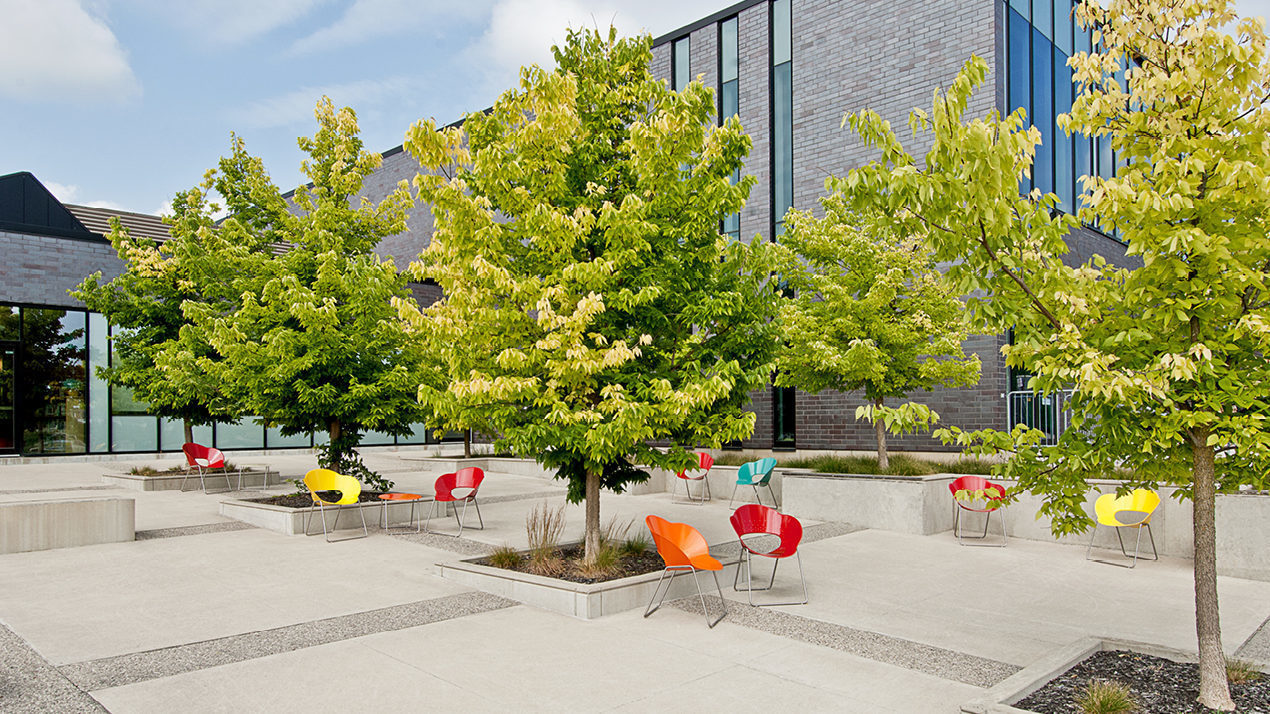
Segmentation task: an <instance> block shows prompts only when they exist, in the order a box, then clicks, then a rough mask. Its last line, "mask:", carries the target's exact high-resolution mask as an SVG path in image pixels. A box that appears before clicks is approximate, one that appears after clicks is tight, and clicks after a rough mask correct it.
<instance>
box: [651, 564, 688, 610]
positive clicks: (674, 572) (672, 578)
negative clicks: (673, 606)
mask: <svg viewBox="0 0 1270 714" xmlns="http://www.w3.org/2000/svg"><path fill="white" fill-rule="evenodd" d="M680 572H681V571H679V570H671V569H670V568H666V569H665V570H663V571H661V577H660V578H657V587H655V588H653V595H652V597H650V598H648V606H647V607H645V608H644V617H648V616H649V615H651V614H653V613H654V612H657V610H658V609H659V608H661V604H662V602H663V601H664V600H665V599H666V595H668V594H669V593H670V585H671V584H672V583H674V582H675V576H676V575H678V574H679V573H680ZM666 573H670V581H669V582H668V583H666V592H664V593H662V594H661V599H660V600H658V599H657V592H658V591H659V590H661V583H662V581H663V580H665V579H666ZM653 600H657V605H656V607H654V606H653Z"/></svg>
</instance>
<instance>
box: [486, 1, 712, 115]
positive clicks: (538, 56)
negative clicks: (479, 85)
mask: <svg viewBox="0 0 1270 714" xmlns="http://www.w3.org/2000/svg"><path fill="white" fill-rule="evenodd" d="M729 4H730V2H729V0H643V2H639V3H631V2H618V1H617V0H498V2H497V3H496V4H495V5H494V7H493V9H492V10H491V11H490V19H489V24H488V25H487V27H486V30H485V33H484V34H483V35H482V36H481V37H480V38H479V39H478V40H476V42H474V43H473V44H472V45H471V46H470V47H469V48H468V50H467V53H468V56H469V62H470V64H472V65H473V66H477V67H483V68H485V74H486V77H485V79H486V84H487V87H486V89H487V90H488V91H489V92H490V96H489V99H493V93H495V92H498V91H501V90H503V89H506V88H509V87H511V86H512V85H513V84H515V82H516V78H517V76H518V72H519V70H520V68H521V67H523V66H526V65H531V64H539V65H543V66H547V65H549V64H551V62H552V59H551V46H552V45H553V44H559V43H560V42H562V41H563V40H564V38H565V30H566V29H567V28H570V27H575V28H576V27H598V28H600V29H601V30H604V29H607V28H608V26H609V25H610V24H612V25H614V26H615V27H617V31H618V32H619V33H620V34H623V35H633V34H636V33H639V32H648V33H650V34H652V35H653V36H654V37H656V36H658V35H661V34H664V33H667V32H670V31H672V30H674V29H676V28H678V27H682V26H684V25H687V24H688V23H690V22H693V21H695V20H698V19H700V18H702V17H705V16H707V15H709V14H711V13H713V12H716V11H718V10H721V9H723V8H725V7H727V6H728V5H729Z"/></svg>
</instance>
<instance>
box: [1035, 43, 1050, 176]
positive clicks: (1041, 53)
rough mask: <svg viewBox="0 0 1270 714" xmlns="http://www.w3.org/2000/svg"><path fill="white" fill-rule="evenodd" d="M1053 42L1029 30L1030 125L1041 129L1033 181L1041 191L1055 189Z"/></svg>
mask: <svg viewBox="0 0 1270 714" xmlns="http://www.w3.org/2000/svg"><path fill="white" fill-rule="evenodd" d="M1051 47H1052V45H1050V43H1048V42H1046V41H1045V40H1044V39H1043V38H1042V37H1041V35H1040V32H1038V31H1035V30H1034V31H1033V32H1032V124H1033V126H1035V127H1036V128H1037V129H1039V130H1040V132H1041V145H1040V146H1038V147H1036V163H1034V164H1033V165H1032V181H1033V183H1034V185H1035V186H1036V187H1037V188H1039V189H1041V191H1042V192H1046V193H1048V192H1051V191H1053V190H1054V96H1053V86H1054V65H1053V62H1054V57H1053V54H1052V52H1051V50H1050V48H1051Z"/></svg>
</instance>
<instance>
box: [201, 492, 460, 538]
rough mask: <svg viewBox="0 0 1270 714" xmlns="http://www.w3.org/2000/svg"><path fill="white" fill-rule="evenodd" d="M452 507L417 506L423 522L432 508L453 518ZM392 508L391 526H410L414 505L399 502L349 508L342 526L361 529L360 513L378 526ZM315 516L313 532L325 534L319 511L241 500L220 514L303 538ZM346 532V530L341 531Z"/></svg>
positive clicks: (426, 502) (330, 515)
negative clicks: (412, 506)
mask: <svg viewBox="0 0 1270 714" xmlns="http://www.w3.org/2000/svg"><path fill="white" fill-rule="evenodd" d="M448 505H449V504H445V503H435V502H433V500H432V499H431V498H424V499H423V500H422V501H420V502H419V503H416V504H415V515H416V517H417V518H420V519H423V518H426V517H427V515H428V509H432V517H433V518H443V517H445V516H447V515H449V508H448ZM385 507H386V508H387V509H388V525H389V526H403V527H404V526H406V525H409V523H410V503H409V502H408V501H407V502H405V503H401V502H395V503H389V504H387V506H385V505H384V504H383V503H361V504H358V505H357V508H353V507H351V506H350V507H345V508H342V509H340V510H342V511H343V513H342V514H341V515H340V525H341V526H343V527H344V528H353V527H354V526H353V524H357V525H356V527H358V528H360V527H361V523H362V519H361V517H360V516H359V515H358V514H357V511H358V510H361V511H363V512H364V514H365V516H366V525H367V526H371V527H377V526H378V525H379V524H381V523H383V517H384V516H383V513H384V511H383V509H384V508H385ZM309 513H312V514H313V515H312V518H313V521H312V522H311V523H310V524H309V531H310V532H313V531H316V532H317V533H318V534H321V533H322V524H321V523H320V521H319V520H318V519H320V518H321V517H322V515H321V514H320V513H318V509H316V508H288V507H286V506H274V505H270V504H267V503H256V502H254V501H246V500H240V499H229V500H225V501H221V503H220V514H221V515H222V516H225V517H226V518H232V519H234V520H236V521H242V522H243V523H247V524H250V525H253V526H255V527H257V528H263V529H265V530H269V531H273V532H275V533H281V534H283V535H303V534H304V520H305V519H306V518H308V517H309V515H308V514H309ZM326 520H327V524H328V527H329V525H330V524H333V523H334V522H335V513H334V512H333V511H331V510H328V512H327V514H326ZM341 530H343V529H341Z"/></svg>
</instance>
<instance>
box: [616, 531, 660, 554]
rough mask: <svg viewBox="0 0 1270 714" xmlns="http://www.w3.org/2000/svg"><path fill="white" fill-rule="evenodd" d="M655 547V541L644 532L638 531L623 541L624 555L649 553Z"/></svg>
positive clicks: (622, 549)
mask: <svg viewBox="0 0 1270 714" xmlns="http://www.w3.org/2000/svg"><path fill="white" fill-rule="evenodd" d="M652 547H653V541H652V539H650V538H649V537H648V536H647V535H644V534H643V533H636V534H635V535H633V536H629V537H627V539H626V540H625V541H622V547H621V551H622V555H624V556H625V555H629V556H639V555H643V554H645V553H647V552H648V551H649V550H650V549H651V548H652Z"/></svg>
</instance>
